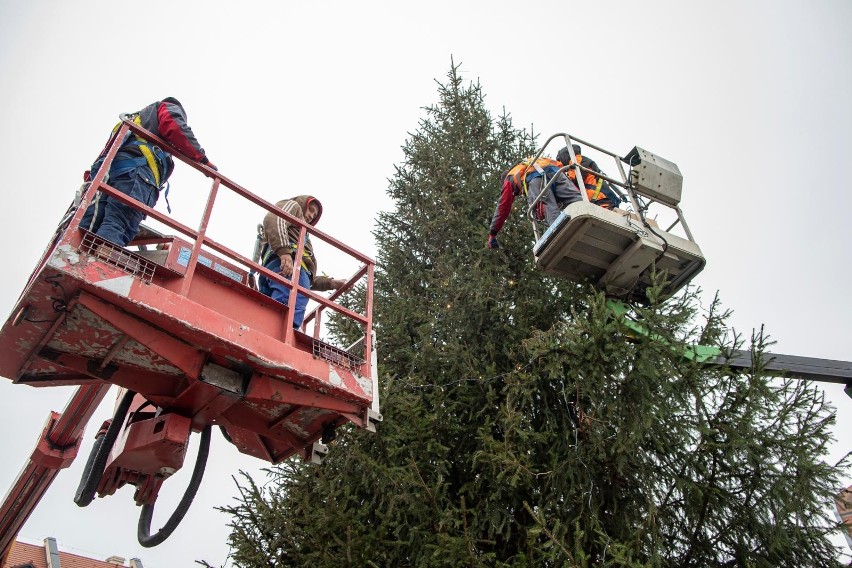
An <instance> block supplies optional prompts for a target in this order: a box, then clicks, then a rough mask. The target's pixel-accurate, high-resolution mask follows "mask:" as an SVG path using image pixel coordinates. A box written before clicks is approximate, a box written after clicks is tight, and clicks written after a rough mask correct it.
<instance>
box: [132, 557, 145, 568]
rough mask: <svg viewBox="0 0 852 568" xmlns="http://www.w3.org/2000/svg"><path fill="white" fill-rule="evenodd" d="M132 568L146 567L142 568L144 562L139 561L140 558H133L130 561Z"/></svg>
mask: <svg viewBox="0 0 852 568" xmlns="http://www.w3.org/2000/svg"><path fill="white" fill-rule="evenodd" d="M130 568H144V566H142V561H141V560H139V559H138V558H131V559H130Z"/></svg>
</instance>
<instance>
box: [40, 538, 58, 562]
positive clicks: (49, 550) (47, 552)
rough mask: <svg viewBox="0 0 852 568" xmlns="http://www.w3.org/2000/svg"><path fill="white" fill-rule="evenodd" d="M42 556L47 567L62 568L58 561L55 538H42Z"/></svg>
mask: <svg viewBox="0 0 852 568" xmlns="http://www.w3.org/2000/svg"><path fill="white" fill-rule="evenodd" d="M44 556H45V560H46V561H47V568H62V566H61V564H60V562H59V547H58V546H56V539H55V538H53V537H52V536H49V537H47V538H46V539H44Z"/></svg>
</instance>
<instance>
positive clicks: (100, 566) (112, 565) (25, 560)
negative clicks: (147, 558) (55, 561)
mask: <svg viewBox="0 0 852 568" xmlns="http://www.w3.org/2000/svg"><path fill="white" fill-rule="evenodd" d="M45 546H46V544H45ZM45 546H38V545H35V544H28V543H26V542H21V541H18V540H16V541H15V543H14V544H13V545H12V550H11V551H9V557H8V558H7V559H6V562H5V563H3V564H2V565H0V568H48V566H47V551H46V549H45ZM110 559H114V561H113V562H107V561H106V560H95V559H94V558H87V557H85V556H79V555H77V554H71V553H70V552H62V551H59V564H60V566H61V568H117V567H118V566H127V565H128V564H126V563H125V562H124V561H123V559H121V560H122V562H121V563H120V564H119V563H118V560H119V558H118V557H113V556H111V557H110ZM137 562H138V561H137ZM136 565H137V566H141V565H142V564H141V562H140V563H138V564H136Z"/></svg>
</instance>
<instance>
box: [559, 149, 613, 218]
mask: <svg viewBox="0 0 852 568" xmlns="http://www.w3.org/2000/svg"><path fill="white" fill-rule="evenodd" d="M571 163H572V164H573V163H574V162H571ZM577 163H578V164H580V165H581V166H582V165H585V164H583V156H582V155H580V154H577ZM582 173H583V186H584V187H585V188H586V195H588V196H589V201H590V202H591V203H594V204H595V205H600V206H601V207H604V208H605V209H609V208H610V202H609V199H608V197H607V196H606V195H604V194H603V193H602V192H601V186H602V185H603V179H598V177H597V176H596V175H594V174H593V173H592V172H582ZM567 174H568V179H570V180H571V181H575V180H576V179H577V169H576V168H570V169H569V170H568V171H567ZM598 202H600V203H598Z"/></svg>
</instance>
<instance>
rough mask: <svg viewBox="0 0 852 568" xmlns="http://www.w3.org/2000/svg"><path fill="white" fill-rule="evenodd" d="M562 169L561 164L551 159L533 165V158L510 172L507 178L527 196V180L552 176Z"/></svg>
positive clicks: (537, 161)
mask: <svg viewBox="0 0 852 568" xmlns="http://www.w3.org/2000/svg"><path fill="white" fill-rule="evenodd" d="M560 167H561V165H560V164H559V162H557V161H556V160H551V159H550V158H539V159H538V160H536V161H535V163H532V158H527V159H526V160H524V161H522V162H520V163H519V164H518V165H516V166H515V167H513V168H512V169H511V170H509V173H508V174H507V175H506V177H507V178H508V179H510V180H512V183H513V184H514V185H515V188H516V189H518V191H522V192H523V193H524V194H525V195H526V193H527V179H529V178H534V177H538V176H543V175H545V174H552V173H554V172H556V170H558V169H559V168H560Z"/></svg>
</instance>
